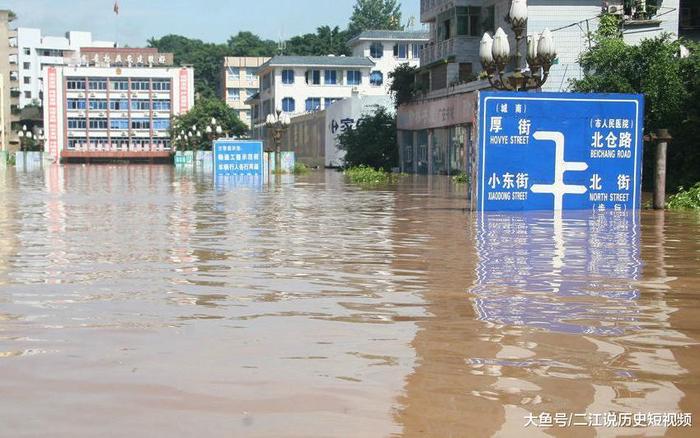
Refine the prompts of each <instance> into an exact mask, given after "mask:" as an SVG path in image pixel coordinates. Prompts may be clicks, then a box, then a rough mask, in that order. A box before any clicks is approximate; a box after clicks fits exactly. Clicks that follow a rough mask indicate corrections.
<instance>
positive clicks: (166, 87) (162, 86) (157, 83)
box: [153, 79, 170, 91]
mask: <svg viewBox="0 0 700 438" xmlns="http://www.w3.org/2000/svg"><path fill="white" fill-rule="evenodd" d="M153 91H170V81H168V80H162V79H157V80H154V81H153Z"/></svg>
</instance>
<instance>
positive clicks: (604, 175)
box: [477, 92, 644, 211]
mask: <svg viewBox="0 0 700 438" xmlns="http://www.w3.org/2000/svg"><path fill="white" fill-rule="evenodd" d="M643 99H644V98H643V96H641V95H622V94H573V93H505V92H482V93H480V96H479V158H478V178H477V184H478V186H477V209H478V210H481V211H489V210H491V211H499V210H503V211H506V210H585V209H590V210H593V209H595V210H598V211H605V210H615V211H627V210H636V209H639V208H640V204H641V203H640V200H641V183H642V155H643V120H644V119H643V118H644V100H643Z"/></svg>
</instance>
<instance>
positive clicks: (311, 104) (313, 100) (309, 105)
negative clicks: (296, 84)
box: [306, 97, 321, 111]
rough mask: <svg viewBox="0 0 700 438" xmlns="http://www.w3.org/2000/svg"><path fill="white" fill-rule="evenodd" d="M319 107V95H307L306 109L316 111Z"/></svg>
mask: <svg viewBox="0 0 700 438" xmlns="http://www.w3.org/2000/svg"><path fill="white" fill-rule="evenodd" d="M320 109H321V98H320V97H309V98H308V99H306V111H318V110H320Z"/></svg>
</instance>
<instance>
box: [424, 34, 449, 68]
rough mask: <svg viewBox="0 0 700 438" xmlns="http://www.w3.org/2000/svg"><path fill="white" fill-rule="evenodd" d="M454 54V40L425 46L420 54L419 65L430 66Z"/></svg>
mask: <svg viewBox="0 0 700 438" xmlns="http://www.w3.org/2000/svg"><path fill="white" fill-rule="evenodd" d="M454 54H455V40H454V38H450V39H449V40H446V41H440V42H439V43H434V44H426V45H425V46H423V50H421V54H420V63H421V65H428V64H432V63H433V62H435V61H439V60H441V59H445V58H447V57H449V56H452V55H454Z"/></svg>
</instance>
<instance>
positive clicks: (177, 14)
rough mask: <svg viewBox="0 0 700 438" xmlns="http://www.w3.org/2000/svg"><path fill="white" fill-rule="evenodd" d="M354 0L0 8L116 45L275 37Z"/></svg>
mask: <svg viewBox="0 0 700 438" xmlns="http://www.w3.org/2000/svg"><path fill="white" fill-rule="evenodd" d="M354 4H355V0H119V17H116V16H115V14H114V12H113V10H112V8H113V6H114V0H0V9H5V8H9V9H12V10H13V11H15V12H16V13H17V16H18V19H17V21H16V22H15V25H16V26H20V27H38V28H41V29H42V32H43V34H44V35H52V36H59V35H63V34H64V33H65V32H66V31H68V30H84V31H89V32H92V33H93V38H96V39H99V40H108V41H113V40H114V39H115V38H116V36H117V35H118V41H119V43H120V45H123V44H128V45H130V46H132V47H138V46H143V45H145V44H146V40H147V39H148V38H150V37H152V36H156V37H159V36H163V35H167V34H169V33H176V34H181V35H185V36H188V37H192V38H199V39H202V40H205V41H210V42H225V41H226V40H227V39H228V37H229V36H230V35H232V34H234V33H237V32H238V31H240V30H250V31H252V32H254V33H257V34H259V35H261V36H263V37H265V38H270V39H274V40H278V39H279V38H280V36H281V37H283V38H289V37H291V36H294V35H298V34H301V33H308V32H314V31H315V29H316V28H317V27H319V26H323V25H330V26H336V25H338V26H341V28H343V27H345V25H346V24H347V22H348V19H349V17H350V15H351V13H352V7H353V5H354ZM401 4H402V13H403V16H402V21H403V22H404V23H405V22H406V21H407V20H408V19H409V17H411V16H415V17H416V22H417V23H418V25H419V26H420V23H419V21H420V20H419V18H420V0H404V1H401Z"/></svg>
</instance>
